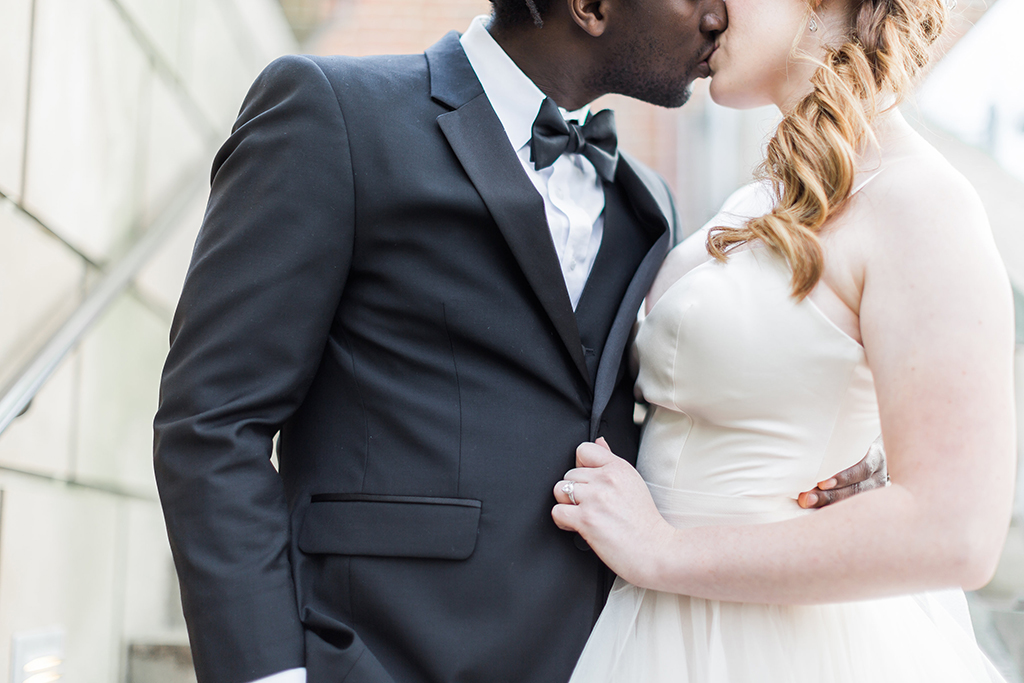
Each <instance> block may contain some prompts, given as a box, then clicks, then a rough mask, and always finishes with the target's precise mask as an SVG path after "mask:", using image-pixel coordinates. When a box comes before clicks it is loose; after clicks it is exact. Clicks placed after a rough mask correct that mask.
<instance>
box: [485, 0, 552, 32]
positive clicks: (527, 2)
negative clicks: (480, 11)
mask: <svg viewBox="0 0 1024 683" xmlns="http://www.w3.org/2000/svg"><path fill="white" fill-rule="evenodd" d="M491 6H492V7H493V8H494V23H495V24H497V25H499V26H504V27H506V28H511V27H519V26H525V25H526V24H535V23H536V22H537V18H538V17H544V16H545V15H547V13H548V10H549V9H550V8H551V0H491ZM531 6H532V7H531ZM534 12H536V15H535V14H534Z"/></svg>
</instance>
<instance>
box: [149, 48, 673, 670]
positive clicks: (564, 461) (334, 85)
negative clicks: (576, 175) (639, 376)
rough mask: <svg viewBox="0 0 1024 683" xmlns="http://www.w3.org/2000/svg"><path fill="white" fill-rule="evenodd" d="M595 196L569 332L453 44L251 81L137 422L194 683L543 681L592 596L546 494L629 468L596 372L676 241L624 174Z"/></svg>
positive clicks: (605, 371)
mask: <svg viewBox="0 0 1024 683" xmlns="http://www.w3.org/2000/svg"><path fill="white" fill-rule="evenodd" d="M605 194H606V198H607V205H606V209H605V227H604V236H603V242H602V245H601V249H600V252H599V254H598V256H597V260H596V262H595V265H594V267H593V270H592V272H591V275H590V278H589V280H588V282H587V285H586V289H585V290H584V293H583V295H582V298H581V300H580V302H579V304H578V307H577V310H576V311H575V312H574V311H573V309H572V307H571V304H570V302H569V298H568V295H567V293H566V289H565V284H564V280H563V277H562V274H561V270H560V267H559V264H558V261H557V258H556V255H555V251H554V246H553V244H552V240H551V236H550V231H549V229H548V226H547V223H546V219H545V213H544V205H543V202H542V200H541V197H540V196H539V195H538V193H537V192H536V190H535V189H534V187H533V185H532V184H531V182H530V180H529V179H528V178H527V176H526V174H525V173H524V172H523V169H522V166H521V164H520V162H519V160H518V158H517V157H516V154H515V152H514V151H513V150H512V148H511V145H510V144H509V142H508V138H507V137H506V135H505V133H504V131H503V129H502V127H501V124H500V123H499V121H498V118H497V116H496V115H495V113H494V111H493V110H492V109H491V106H490V104H489V103H488V100H487V98H486V97H485V95H484V92H483V90H482V88H481V86H480V84H479V82H478V80H477V79H476V76H475V74H474V72H473V70H472V69H471V67H470V65H469V62H468V60H467V59H466V56H465V53H464V52H463V51H462V48H461V45H460V43H459V39H458V35H457V34H455V33H451V34H449V35H448V36H446V37H445V38H444V39H443V40H441V41H440V42H439V43H438V44H436V45H434V46H433V47H432V48H430V49H429V50H428V51H427V52H426V53H425V54H420V55H407V56H392V57H369V58H346V57H326V58H320V57H316V58H313V57H297V56H292V57H285V58H282V59H280V60H278V61H276V62H274V63H273V64H271V65H270V66H269V67H268V68H267V69H266V70H265V71H264V73H263V74H262V75H261V76H260V77H259V78H258V79H257V80H256V82H255V83H254V85H253V87H252V89H251V90H250V92H249V94H248V95H247V97H246V100H245V102H244V104H243V106H242V109H241V113H240V115H239V117H238V120H237V122H236V124H235V127H234V129H233V131H232V133H231V135H230V137H229V138H228V140H227V141H226V143H225V144H224V146H223V148H222V149H221V150H220V152H219V153H218V154H217V156H216V159H215V161H214V165H213V173H212V190H211V195H210V200H209V205H208V209H207V212H206V216H205V219H204V223H203V227H202V230H201V231H200V234H199V238H198V240H197V243H196V247H195V251H194V253H193V259H192V263H191V266H190V268H189V272H188V275H187V278H186V281H185V286H184V290H183V292H182V295H181V300H180V302H179V305H178V308H177V311H176V313H175V318H174V323H173V326H172V330H171V347H170V353H169V355H168V358H167V363H166V366H165V368H164V373H163V378H162V383H161V400H160V408H159V412H158V414H157V417H156V422H155V428H156V438H155V466H156V474H157V482H158V485H159V490H160V497H161V501H162V504H163V506H164V511H165V518H166V522H167V529H168V533H169V537H170V541H171V548H172V551H173V555H174V560H175V564H176V567H177V571H178V575H179V579H180V585H181V594H182V602H183V606H184V610H185V616H186V620H187V624H188V631H189V637H190V640H191V646H192V651H193V656H194V662H195V666H196V671H197V674H198V679H199V681H200V683H240V682H242V681H251V680H254V679H257V678H260V677H262V676H265V675H268V674H270V673H273V672H277V671H281V670H284V669H288V668H292V667H299V666H305V667H306V668H307V675H308V680H309V681H310V683H327V682H336V681H349V682H351V683H370V682H372V683H387V682H391V681H394V682H396V683H405V682H410V683H420V682H424V683H425V682H428V681H429V682H453V683H454V682H456V681H473V682H486V681H516V682H520V683H524V682H525V683H529V682H536V683H541V682H543V683H550V682H551V681H561V680H566V679H567V678H568V676H569V673H570V672H571V670H572V667H573V664H574V663H575V660H576V658H577V656H578V654H579V652H580V651H581V649H582V647H583V645H584V643H585V642H586V638H587V635H588V633H589V631H590V629H591V627H592V625H593V623H594V621H595V619H596V617H597V614H598V613H599V611H600V608H601V606H602V604H603V602H604V599H605V596H606V594H607V590H608V587H609V585H610V584H609V575H608V571H607V570H606V568H605V567H604V566H603V565H602V564H601V562H600V560H599V559H598V558H597V557H596V556H595V555H594V553H593V552H590V551H589V549H587V548H586V545H585V544H584V543H582V542H581V540H580V539H579V538H578V537H576V536H574V535H572V534H568V533H565V532H563V531H560V530H559V529H557V528H556V527H555V525H554V523H553V522H552V521H551V517H550V510H551V507H552V506H553V505H554V499H553V496H552V489H553V486H554V484H555V482H557V481H558V480H559V479H560V478H561V476H562V474H563V473H564V472H565V471H566V470H568V469H570V468H571V467H573V466H574V453H575V448H576V446H577V445H578V444H579V443H581V442H583V441H587V440H593V439H595V438H596V437H598V436H604V437H606V438H607V439H608V442H609V443H610V444H611V445H612V447H613V448H614V449H615V450H616V452H617V453H619V454H621V455H623V456H624V457H627V458H635V456H636V450H637V441H638V431H637V428H636V426H635V425H634V423H633V400H632V383H633V378H632V377H631V376H630V375H629V373H628V372H627V370H626V365H627V364H626V363H624V362H623V356H624V348H625V345H626V340H627V338H628V336H629V332H630V329H631V327H632V324H633V322H634V320H635V316H636V312H637V309H638V307H639V305H640V302H641V299H642V297H643V296H644V294H645V292H646V290H647V289H648V287H649V285H650V282H651V280H652V279H653V276H654V274H655V272H656V270H657V267H658V265H659V264H660V262H661V260H662V259H663V257H664V255H665V253H666V252H667V250H668V247H669V244H670V241H671V240H670V233H671V231H672V229H673V227H674V223H675V218H674V215H675V214H674V211H673V208H672V206H671V200H670V198H669V194H668V191H667V189H666V188H665V186H664V183H663V182H662V181H661V180H660V179H659V178H657V177H656V176H655V175H654V174H652V173H651V172H650V171H648V170H646V169H644V168H643V167H642V166H640V165H639V164H638V163H636V162H635V161H632V160H630V159H629V158H623V159H622V161H621V162H620V164H619V166H618V169H617V172H616V178H615V182H613V183H606V184H605ZM278 434H279V437H278V440H277V457H278V462H279V472H277V471H275V468H274V466H273V464H272V459H271V450H272V440H273V439H274V437H275V435H278Z"/></svg>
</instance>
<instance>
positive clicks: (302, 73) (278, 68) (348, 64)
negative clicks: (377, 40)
mask: <svg viewBox="0 0 1024 683" xmlns="http://www.w3.org/2000/svg"><path fill="white" fill-rule="evenodd" d="M426 78H427V62H426V57H425V55H423V54H422V53H421V54H409V55H372V56H362V57H352V56H347V55H329V56H322V55H285V56H283V57H278V58H277V59H275V60H274V61H273V62H271V63H270V64H269V65H267V67H266V68H265V69H264V70H263V73H262V74H261V76H260V79H262V80H270V81H280V80H286V81H299V82H302V81H307V82H308V81H314V80H321V79H325V80H326V81H327V82H328V83H330V84H331V86H332V87H333V88H334V89H335V90H336V91H345V90H353V89H370V90H373V91H377V92H380V91H382V90H383V91H385V92H386V91H391V90H394V89H396V88H399V87H402V86H404V85H408V84H410V83H413V82H425V81H426Z"/></svg>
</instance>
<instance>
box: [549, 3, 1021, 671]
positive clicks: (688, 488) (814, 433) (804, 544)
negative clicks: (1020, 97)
mask: <svg viewBox="0 0 1024 683" xmlns="http://www.w3.org/2000/svg"><path fill="white" fill-rule="evenodd" d="M727 9H728V12H729V28H728V30H727V31H726V32H725V33H723V34H722V35H721V36H720V37H719V40H718V48H717V50H716V51H715V52H714V53H713V54H712V56H711V58H710V60H709V65H710V67H711V70H712V82H711V95H712V97H713V98H714V99H715V100H716V101H717V102H719V103H721V104H725V105H728V106H737V107H746V106H756V105H761V104H765V103H767V102H772V103H774V104H776V105H778V106H779V108H780V109H781V110H782V112H783V114H784V119H783V122H782V124H781V125H780V128H779V130H778V131H777V133H776V135H775V137H774V138H773V140H772V142H771V143H770V145H769V150H768V157H767V160H766V161H765V164H764V166H763V169H762V171H763V172H762V179H761V181H760V182H759V183H755V184H754V185H751V186H749V187H747V188H744V189H743V190H740V191H739V192H738V193H737V194H736V195H734V196H733V197H732V198H731V199H730V200H729V202H728V203H727V204H726V206H725V207H724V209H723V212H722V213H720V214H719V215H718V216H716V217H715V219H714V220H712V221H711V222H710V223H709V224H708V226H707V227H706V228H705V229H704V230H702V231H700V232H699V233H697V234H696V235H694V236H692V237H691V238H689V239H688V240H686V241H685V242H684V243H683V244H682V245H680V246H679V247H677V248H676V249H675V250H673V252H672V253H671V254H670V255H669V257H668V259H667V260H666V262H665V265H664V267H663V268H662V271H661V273H660V275H659V277H658V280H657V281H656V283H655V285H654V287H653V288H652V290H651V292H650V295H649V297H648V300H647V304H646V306H647V309H648V313H647V316H646V318H645V320H644V321H643V323H642V324H641V327H640V330H639V333H638V336H637V342H636V344H637V349H638V352H639V357H640V374H639V379H638V388H639V390H640V391H641V392H642V393H643V396H644V398H645V399H646V400H647V401H648V402H649V404H650V406H651V413H650V414H649V417H648V420H647V423H646V425H645V428H644V433H643V439H642V442H641V449H640V455H639V460H638V462H637V468H636V469H633V468H632V467H630V466H629V465H628V464H627V463H626V462H625V461H623V460H621V459H620V458H618V457H616V456H615V455H614V454H613V453H612V452H611V450H609V449H608V445H607V444H604V443H603V442H600V443H598V444H584V445H582V446H580V448H579V449H578V451H577V461H578V467H577V468H576V469H573V470H570V471H569V472H568V473H566V475H565V478H564V480H563V481H560V482H558V483H557V484H556V486H555V496H556V499H557V502H558V504H557V505H556V506H555V507H554V509H553V511H552V516H553V518H554V520H555V522H556V523H557V524H558V525H559V526H560V527H562V528H564V529H567V530H573V531H577V532H579V533H580V534H581V535H582V536H583V538H584V539H586V541H587V542H588V543H589V544H590V546H591V547H592V548H593V549H594V551H595V552H597V553H598V554H599V555H600V556H601V558H602V559H603V560H604V561H605V562H606V563H607V564H608V566H609V567H610V568H611V569H612V570H614V571H615V572H616V574H618V576H619V577H620V578H619V579H618V580H617V581H616V584H615V586H614V587H613V589H612V592H611V595H610V596H609V599H608V603H607V606H606V607H605V610H604V612H603V613H602V615H601V617H600V619H599V621H598V623H597V625H596V627H595V629H594V632H593V634H592V636H591V638H590V641H589V642H588V644H587V646H586V649H585V650H584V652H583V654H582V656H581V658H580V661H579V663H578V665H577V668H576V671H575V673H574V675H573V679H572V680H573V681H580V682H587V683H595V682H602V681H609V682H612V681H614V682H622V681H631V682H632V681H635V682H636V683H640V682H643V683H658V682H662V681H664V682H668V681H673V682H679V683H687V682H688V683H755V682H756V683H766V682H767V683H776V682H792V683H797V682H805V681H806V682H807V683H828V682H840V681H843V682H846V681H849V682H850V683H869V682H870V683H879V682H881V683H885V682H889V681H892V682H893V683H895V682H896V681H899V682H900V683H906V682H907V681H928V682H929V683H939V682H944V681H949V682H950V683H952V682H956V683H963V682H965V681H998V680H1001V679H1000V678H999V676H998V674H996V673H995V672H994V670H993V669H992V667H991V665H990V664H989V663H988V662H987V660H986V659H985V658H984V656H983V655H982V654H981V653H980V651H979V650H978V648H977V645H976V644H975V643H974V640H973V636H972V634H971V632H970V625H969V620H968V618H967V616H966V610H965V608H964V604H963V596H962V592H960V588H961V587H963V588H968V589H971V588H977V587H979V586H981V585H983V584H984V583H986V582H987V580H988V579H989V578H990V577H991V575H992V572H993V571H994V568H995V564H996V562H997V560H998V556H999V552H1000V549H1001V547H1002V543H1003V540H1004V537H1005V533H1006V529H1007V524H1008V520H1009V513H1010V506H1011V499H1012V493H1013V491H1012V489H1013V480H1014V477H1013V468H1014V460H1015V436H1014V406H1013V387H1012V383H1011V377H1012V353H1013V313H1012V301H1011V295H1010V289H1009V286H1008V282H1007V279H1006V276H1005V273H1004V270H1003V267H1002V264H1001V261H1000V259H999V256H998V254H997V253H996V250H995V247H994V244H993V241H992V237H991V234H990V231H989V228H988V224H987V221H986V218H985V215H984V211H983V209H982V208H981V205H980V203H979V201H978V199H977V197H976V195H975V193H974V191H973V189H972V188H971V187H970V186H969V185H968V184H967V183H966V181H965V180H964V179H963V178H962V177H961V176H959V175H958V174H957V173H956V172H955V171H954V170H953V169H952V168H951V167H950V166H949V165H948V164H947V163H946V162H945V161H944V160H943V159H942V158H941V157H940V156H939V155H938V154H937V153H936V152H935V151H934V150H933V149H931V148H930V147H929V146H928V145H927V144H926V143H925V142H924V141H923V140H922V139H921V138H920V137H919V136H918V135H917V134H916V133H914V132H913V130H912V129H911V128H910V126H909V125H908V124H907V123H906V122H905V121H904V120H903V118H902V117H901V115H900V114H899V112H898V111H897V110H896V109H894V108H892V102H893V101H894V100H895V99H897V98H898V96H899V94H900V93H902V92H903V91H904V89H905V88H906V87H907V83H908V81H909V78H910V77H912V76H913V75H914V72H915V71H917V70H918V69H919V68H921V67H922V66H923V64H924V62H925V59H924V55H925V51H926V48H927V46H928V45H929V44H930V43H931V42H932V41H933V40H934V39H935V37H936V36H937V34H938V32H939V31H940V30H941V27H942V24H943V22H944V21H945V18H946V7H945V5H944V1H943V0H821V1H820V2H812V4H811V5H810V6H808V4H807V0H728V1H727ZM879 432H881V434H882V436H883V438H884V441H885V448H886V453H887V458H888V466H889V473H890V476H891V477H892V484H891V486H888V487H885V488H881V489H876V490H873V491H869V492H866V493H863V494H860V495H857V496H854V497H853V498H851V499H849V500H846V501H843V502H841V503H838V504H835V505H832V506H830V507H827V508H823V509H821V510H815V511H809V510H803V509H802V508H801V507H800V506H798V505H797V502H796V497H797V495H798V494H799V492H800V491H805V490H807V489H810V488H812V487H813V486H814V485H815V482H817V481H818V480H820V479H821V478H822V477H827V476H829V473H831V472H835V471H838V470H840V469H842V468H844V467H847V466H849V465H851V464H853V463H855V462H856V461H857V460H859V459H860V457H861V455H862V454H863V453H864V452H865V450H866V449H867V447H868V445H869V444H870V443H871V441H872V440H873V439H874V438H875V437H876V436H877V434H878V433H879ZM611 446H612V447H614V444H612V445H611ZM825 486H826V487H827V484H826V485H825ZM949 589H955V590H949Z"/></svg>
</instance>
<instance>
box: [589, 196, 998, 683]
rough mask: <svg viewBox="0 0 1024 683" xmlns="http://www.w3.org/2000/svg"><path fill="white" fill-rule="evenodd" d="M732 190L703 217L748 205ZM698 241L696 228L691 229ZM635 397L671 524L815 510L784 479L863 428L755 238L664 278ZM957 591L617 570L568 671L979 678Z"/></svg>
mask: <svg viewBox="0 0 1024 683" xmlns="http://www.w3.org/2000/svg"><path fill="white" fill-rule="evenodd" d="M763 194H764V193H763V191H762V190H760V189H758V188H756V187H753V188H748V189H747V190H744V191H743V192H742V193H739V194H738V195H737V196H736V197H734V198H733V199H732V200H731V201H730V203H729V205H728V206H727V208H728V209H729V212H730V213H729V215H723V214H720V215H719V216H717V217H716V219H715V220H714V221H712V223H711V224H713V225H722V224H733V225H734V224H736V222H737V221H738V220H742V218H743V217H744V216H753V215H760V214H762V213H764V211H765V205H764V196H763ZM698 239H700V238H699V237H698ZM636 344H637V349H638V352H639V356H640V375H639V379H638V387H639V388H640V390H641V391H642V392H643V396H644V398H645V399H646V400H647V401H648V402H649V403H650V404H651V406H652V410H651V412H650V414H649V416H648V420H647V423H646V425H645V427H644V433H643V439H642V441H641V446H640V456H639V460H638V463H637V469H638V470H639V471H640V473H641V474H642V475H643V477H644V479H645V480H646V481H647V482H648V486H649V487H650V489H651V493H652V495H653V497H654V501H655V503H656V505H657V506H658V509H659V510H660V511H661V513H662V515H663V516H664V517H665V518H666V519H667V520H668V521H669V523H671V524H672V525H674V526H676V527H677V528H685V527H693V526H718V525H737V524H763V523H769V522H775V521H782V520H786V519H790V518H792V517H796V516H798V515H805V514H814V513H813V512H812V511H806V510H803V509H801V508H800V507H799V506H798V505H797V503H796V500H795V499H796V496H797V494H798V493H799V492H800V491H804V490H808V489H810V488H813V487H814V485H815V483H816V482H817V481H820V480H822V479H824V478H825V477H827V476H830V475H832V474H834V473H836V472H838V471H840V470H842V469H845V468H846V467H849V466H850V465H853V464H855V463H857V462H858V461H859V460H860V459H861V458H862V457H863V456H864V453H865V452H867V449H868V447H869V445H870V444H871V442H872V441H873V440H874V439H875V438H876V437H877V436H878V434H879V418H878V406H877V402H876V398H875V392H874V386H873V382H872V377H871V372H870V370H869V369H868V366H867V363H866V359H865V355H864V350H863V348H862V347H861V345H860V344H858V343H857V342H856V341H855V340H854V339H853V338H851V337H850V336H848V335H847V334H846V333H844V332H843V331H842V330H840V329H839V328H838V327H837V326H836V325H835V324H834V323H832V321H831V320H829V319H828V318H827V317H826V316H825V315H824V314H823V313H822V312H821V311H820V310H819V309H818V308H817V307H816V306H815V305H814V304H813V303H812V302H811V301H810V299H804V300H803V301H799V302H798V301H796V300H794V299H793V297H792V296H791V295H790V270H789V268H788V266H787V265H786V263H785V261H783V260H782V259H781V258H779V257H777V256H776V255H775V254H773V253H772V252H771V251H769V250H767V249H765V248H757V247H755V248H751V249H748V250H745V251H740V252H737V253H734V254H733V255H732V256H731V257H730V258H729V259H728V261H727V262H725V263H719V262H717V261H709V262H706V263H704V264H703V265H700V266H698V267H696V268H694V269H693V270H691V271H690V272H689V273H687V274H686V275H685V276H684V277H683V278H681V279H680V280H679V281H678V282H676V283H675V284H674V285H673V286H672V287H671V288H670V289H669V290H668V291H667V292H666V293H665V294H664V296H663V297H662V299H660V300H659V301H658V302H657V303H656V305H655V306H654V308H653V310H652V311H651V312H650V314H649V315H648V316H647V317H646V319H645V320H644V321H643V323H642V325H641V328H640V330H639V333H638V335H637V341H636ZM1001 680H1002V678H1001V677H1000V676H999V675H998V673H996V672H995V670H994V669H993V668H992V666H991V665H990V664H989V663H988V661H987V660H986V659H985V657H984V655H982V653H981V652H980V650H979V649H978V647H977V645H976V643H975V641H974V638H973V633H972V632H971V630H970V622H969V617H967V613H966V605H965V603H964V600H963V594H962V592H959V591H952V592H945V591H944V592H942V593H936V594H930V595H917V596H903V597H897V598H890V599H884V600H871V601H863V602H851V603H843V604H832V605H812V606H805V605H800V606H785V605H763V604H746V603H727V602H718V601H714V600H703V599H698V598H691V597H688V596H681V595H675V594H669V593H661V592H657V591H650V590H644V589H641V588H637V587H635V586H632V585H630V584H628V583H626V582H624V581H622V580H621V579H619V580H617V581H616V583H615V585H614V587H613V589H612V592H611V595H610V596H609V598H608V603H607V606H606V607H605V609H604V611H603V612H602V614H601V617H600V619H599V620H598V623H597V625H596V627H595V629H594V632H593V634H592V635H591V637H590V640H589V641H588V643H587V646H586V649H585V650H584V652H583V654H582V656H581V658H580V661H579V663H578V665H577V667H576V670H575V672H574V674H573V677H572V681H573V683H583V682H586V683H599V682H609V683H611V682H614V683H662V682H665V683H667V682H669V681H671V682H672V683H764V682H766V681H770V682H771V683H889V682H892V683H896V682H897V681H899V683H907V681H921V682H922V683H923V682H926V681H927V682H928V683H944V682H948V683H954V682H955V683H965V682H970V681H975V682H980V681H984V682H986V683H989V682H991V681H1001Z"/></svg>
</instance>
